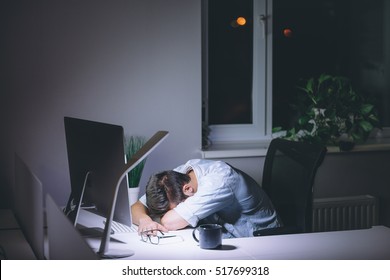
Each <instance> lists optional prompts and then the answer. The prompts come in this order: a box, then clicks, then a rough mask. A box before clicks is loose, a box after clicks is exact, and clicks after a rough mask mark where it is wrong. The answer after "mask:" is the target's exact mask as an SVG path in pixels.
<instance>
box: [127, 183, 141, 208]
mask: <svg viewBox="0 0 390 280" xmlns="http://www.w3.org/2000/svg"><path fill="white" fill-rule="evenodd" d="M127 193H128V195H129V203H130V206H131V205H133V204H134V203H136V202H137V201H138V195H139V187H136V188H128V191H127Z"/></svg>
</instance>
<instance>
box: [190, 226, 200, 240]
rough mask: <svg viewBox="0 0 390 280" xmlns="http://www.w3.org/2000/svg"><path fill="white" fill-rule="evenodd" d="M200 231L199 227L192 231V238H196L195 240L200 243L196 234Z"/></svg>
mask: <svg viewBox="0 0 390 280" xmlns="http://www.w3.org/2000/svg"><path fill="white" fill-rule="evenodd" d="M197 230H199V227H197V228H195V229H194V230H193V231H192V237H193V238H194V240H195V241H196V242H198V243H199V239H198V238H197V237H196V234H195V231H197Z"/></svg>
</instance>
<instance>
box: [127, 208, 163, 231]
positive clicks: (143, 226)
mask: <svg viewBox="0 0 390 280" xmlns="http://www.w3.org/2000/svg"><path fill="white" fill-rule="evenodd" d="M131 217H132V221H133V223H134V224H136V225H138V232H139V233H141V232H142V231H144V230H151V229H159V230H161V231H163V232H167V231H168V229H167V228H166V227H164V226H163V225H161V224H159V223H157V222H155V221H153V220H152V218H151V217H150V216H149V213H148V209H147V208H146V207H145V205H143V204H142V203H141V202H140V201H137V202H136V203H134V204H133V205H132V206H131Z"/></svg>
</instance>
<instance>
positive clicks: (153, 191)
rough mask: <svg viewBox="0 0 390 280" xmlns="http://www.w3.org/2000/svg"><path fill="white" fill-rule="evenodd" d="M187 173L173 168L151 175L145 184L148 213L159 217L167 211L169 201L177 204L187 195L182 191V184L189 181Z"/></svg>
mask: <svg viewBox="0 0 390 280" xmlns="http://www.w3.org/2000/svg"><path fill="white" fill-rule="evenodd" d="M190 180H191V178H190V176H189V175H188V174H183V173H179V172H176V171H173V170H170V171H163V172H161V173H157V174H155V175H152V176H151V177H150V179H149V182H148V184H147V186H146V205H147V206H148V209H149V213H150V214H151V215H152V216H155V217H161V216H162V215H163V214H165V213H166V212H168V210H169V205H170V203H173V204H179V203H180V202H182V201H184V200H185V199H186V198H187V197H188V196H186V195H185V194H184V193H183V186H184V185H185V184H187V183H188V182H190Z"/></svg>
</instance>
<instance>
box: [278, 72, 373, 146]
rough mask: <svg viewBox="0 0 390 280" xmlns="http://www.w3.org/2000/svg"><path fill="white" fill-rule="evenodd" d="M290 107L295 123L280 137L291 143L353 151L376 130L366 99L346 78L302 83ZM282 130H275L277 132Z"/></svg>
mask: <svg viewBox="0 0 390 280" xmlns="http://www.w3.org/2000/svg"><path fill="white" fill-rule="evenodd" d="M298 88H299V89H300V91H299V93H298V96H297V99H296V101H295V102H294V104H292V106H293V109H294V111H295V112H296V119H295V121H294V123H293V125H292V127H290V128H288V129H287V130H286V131H284V132H285V134H284V135H283V136H282V137H284V138H287V139H291V140H300V141H308V142H316V143H322V144H326V145H338V146H340V149H343V150H348V149H352V148H353V146H354V144H355V143H362V142H364V141H365V140H366V139H367V137H368V136H369V134H370V132H371V131H372V129H374V128H375V127H378V126H379V120H378V113H377V111H376V109H375V106H374V105H373V103H372V102H370V101H369V99H368V98H367V97H365V96H363V95H362V94H360V93H358V92H356V91H355V90H354V89H353V88H352V85H351V82H350V80H349V79H348V78H346V77H342V76H332V75H327V74H322V75H320V76H319V77H318V78H310V79H308V80H306V81H304V83H303V85H302V86H299V87H298ZM281 130H282V128H280V127H277V128H274V130H273V132H280V131H281Z"/></svg>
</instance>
